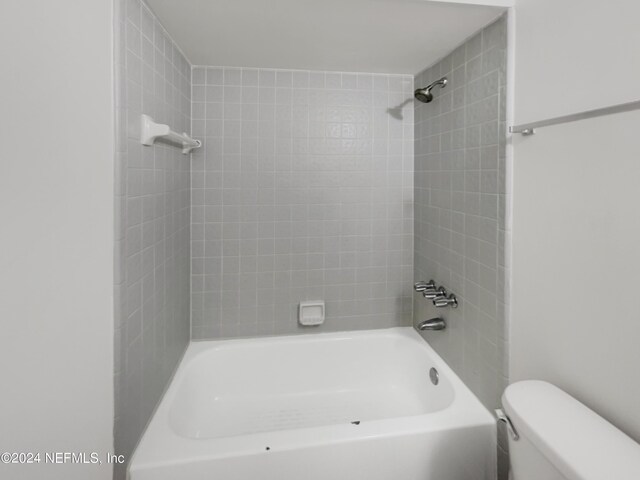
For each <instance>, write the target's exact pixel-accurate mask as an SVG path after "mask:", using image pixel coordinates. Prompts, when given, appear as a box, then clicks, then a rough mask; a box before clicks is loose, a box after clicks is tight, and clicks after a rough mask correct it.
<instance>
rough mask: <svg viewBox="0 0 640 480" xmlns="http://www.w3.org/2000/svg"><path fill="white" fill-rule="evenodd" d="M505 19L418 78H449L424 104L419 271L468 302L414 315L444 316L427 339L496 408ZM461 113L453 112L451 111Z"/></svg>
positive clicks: (501, 378) (418, 170) (500, 369)
mask: <svg viewBox="0 0 640 480" xmlns="http://www.w3.org/2000/svg"><path fill="white" fill-rule="evenodd" d="M506 38H507V37H506V19H505V18H502V19H500V20H498V21H497V22H495V23H493V24H492V25H489V26H488V27H486V28H485V29H484V30H482V31H481V32H480V33H478V34H477V35H475V36H474V37H472V38H471V39H469V40H468V41H467V42H466V43H465V44H464V45H462V46H460V47H459V48H457V49H456V50H455V51H454V52H452V53H451V54H450V55H449V56H447V57H446V58H444V59H442V60H441V61H440V62H439V63H438V64H436V65H433V66H432V67H430V68H428V69H427V70H425V71H423V72H421V73H420V74H418V75H417V76H416V79H415V86H416V88H417V87H419V86H424V85H426V84H428V83H430V82H433V81H434V80H437V79H438V78H440V77H441V76H444V75H446V76H447V77H448V78H449V80H450V82H449V84H448V85H447V87H446V88H445V89H442V90H436V91H435V99H434V101H433V102H432V103H429V104H423V103H416V108H415V239H414V243H415V251H414V256H415V274H414V280H416V281H417V280H429V279H431V278H433V279H435V280H436V282H438V283H440V284H442V285H444V286H445V287H446V288H447V289H448V290H450V291H452V292H455V293H456V295H457V296H458V299H459V301H460V307H459V308H458V309H456V310H452V309H446V310H441V309H436V308H434V307H433V306H432V305H431V302H428V301H426V300H424V299H423V298H422V297H419V296H417V295H416V296H415V302H414V312H415V321H416V322H418V321H421V320H424V319H427V318H431V317H434V316H436V315H442V316H443V317H445V319H446V320H447V322H448V328H447V330H445V331H443V332H431V333H425V334H424V337H425V338H426V339H427V340H428V341H429V343H430V344H431V345H432V346H433V347H434V348H435V349H436V351H437V352H438V353H439V354H440V355H441V356H442V357H443V358H444V359H445V360H446V361H447V362H448V363H449V364H450V365H451V366H452V367H453V368H454V370H455V371H456V373H457V374H458V375H459V376H460V377H461V378H462V380H463V381H464V382H465V383H466V384H467V385H468V386H469V387H470V388H471V389H472V390H473V392H474V393H475V394H476V395H477V396H478V397H479V398H480V400H481V401H482V402H483V403H484V404H485V405H486V406H487V407H488V408H490V409H493V408H496V407H497V406H498V405H499V404H500V395H501V394H502V391H503V389H504V387H505V386H506V382H507V373H508V372H507V367H506V361H505V358H504V356H505V353H504V352H505V350H506V348H505V344H506V341H507V332H506V319H505V310H506V309H505V301H506V299H505V295H504V280H503V279H504V278H505V274H506V272H505V269H504V242H505V217H504V204H505V202H504V196H505V193H504V192H505V185H504V182H505V177H504V160H503V159H504V158H505V142H504V138H506V127H505V125H504V122H503V121H502V120H503V119H504V118H505V113H504V112H505V111H506V105H505V101H504V95H503V91H504V88H505V85H506V74H505V72H506V68H505V65H506V47H507V41H506ZM452 115H453V116H452Z"/></svg>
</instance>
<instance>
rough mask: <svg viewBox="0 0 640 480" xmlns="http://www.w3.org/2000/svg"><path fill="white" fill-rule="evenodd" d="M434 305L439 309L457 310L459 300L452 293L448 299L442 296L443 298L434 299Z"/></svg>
mask: <svg viewBox="0 0 640 480" xmlns="http://www.w3.org/2000/svg"><path fill="white" fill-rule="evenodd" d="M433 304H434V305H435V306H436V307H438V308H443V307H451V308H457V307H458V299H457V298H456V296H455V295H454V294H453V293H452V294H450V295H449V296H448V297H445V296H442V297H437V298H434V299H433Z"/></svg>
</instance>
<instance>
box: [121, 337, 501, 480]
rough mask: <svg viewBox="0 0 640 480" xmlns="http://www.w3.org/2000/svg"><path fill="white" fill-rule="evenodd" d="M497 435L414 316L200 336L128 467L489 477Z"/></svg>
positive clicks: (132, 470) (163, 478)
mask: <svg viewBox="0 0 640 480" xmlns="http://www.w3.org/2000/svg"><path fill="white" fill-rule="evenodd" d="M432 367H435V368H436V369H437V370H438V372H439V378H440V380H439V383H438V385H437V386H436V385H434V384H433V383H432V382H431V380H430V378H429V370H430V368H432ZM495 442H496V440H495V422H494V420H493V417H492V416H491V415H490V414H489V412H488V411H487V410H486V409H485V408H484V407H483V406H482V405H481V404H480V402H479V401H478V400H477V399H476V398H475V397H474V396H473V394H471V392H470V391H469V390H468V389H467V388H466V387H465V386H464V384H463V383H462V382H461V381H460V380H459V379H458V378H457V377H456V376H455V374H454V373H453V372H452V371H451V370H450V369H449V367H448V366H447V365H446V364H445V363H444V362H443V361H442V359H441V358H440V357H438V356H437V355H436V353H435V352H434V351H433V350H432V349H431V347H429V345H427V344H426V343H425V342H424V341H423V340H422V338H420V336H419V335H418V334H417V333H416V332H415V331H414V330H413V329H412V328H393V329H388V330H374V331H365V332H343V333H329V334H319V335H306V336H294V337H277V338H261V339H248V340H224V341H211V342H195V343H192V344H191V345H190V346H189V349H188V350H187V353H186V354H185V357H184V359H183V361H182V363H181V365H180V367H179V369H178V371H177V373H176V376H175V378H174V380H173V382H172V384H171V385H170V387H169V389H168V391H167V393H166V395H165V396H164V398H163V399H162V402H161V403H160V405H159V407H158V409H157V411H156V413H155V415H154V416H153V418H152V420H151V422H150V424H149V426H148V428H147V430H146V432H145V434H144V436H143V438H142V440H141V441H140V444H139V445H138V448H137V449H136V452H135V454H134V456H133V458H132V461H131V464H130V467H129V475H130V478H131V480H196V479H197V480H205V479H207V480H253V479H261V480H298V479H300V480H343V479H344V480H358V479H363V480H365V479H366V480H489V479H491V480H493V479H494V478H495Z"/></svg>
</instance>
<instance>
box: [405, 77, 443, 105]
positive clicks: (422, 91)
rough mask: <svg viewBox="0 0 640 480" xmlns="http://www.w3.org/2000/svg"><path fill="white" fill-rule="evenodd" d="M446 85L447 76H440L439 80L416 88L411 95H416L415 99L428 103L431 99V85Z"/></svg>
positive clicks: (441, 86)
mask: <svg viewBox="0 0 640 480" xmlns="http://www.w3.org/2000/svg"><path fill="white" fill-rule="evenodd" d="M446 86H447V77H442V78H441V79H440V80H437V81H435V82H433V83H432V84H431V85H428V86H426V87H423V88H418V89H417V90H416V91H415V92H414V93H413V95H414V96H415V97H416V100H418V101H419V102H422V103H429V102H430V101H431V100H433V93H431V90H432V89H433V87H440V88H444V87H446Z"/></svg>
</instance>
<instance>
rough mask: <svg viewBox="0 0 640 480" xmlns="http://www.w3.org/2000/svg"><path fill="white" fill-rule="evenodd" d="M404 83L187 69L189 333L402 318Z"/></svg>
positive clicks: (407, 245)
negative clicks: (200, 142)
mask: <svg viewBox="0 0 640 480" xmlns="http://www.w3.org/2000/svg"><path fill="white" fill-rule="evenodd" d="M412 80H413V79H412V77H410V76H393V75H370V74H358V75H355V74H348V73H330V72H309V71H287V70H269V69H261V70H256V69H237V68H201V67H198V68H195V69H194V70H193V134H194V135H195V136H196V137H198V138H204V140H205V145H204V148H202V149H201V150H198V151H197V152H196V153H194V155H193V164H192V178H191V185H192V266H191V269H192V270H191V271H192V323H193V338H195V339H202V338H219V337H236V336H255V335H273V334H290V333H316V332H322V331H329V330H350V329H367V328H376V327H378V328H379V327H390V326H395V325H408V324H409V323H410V321H411V295H412V293H411V275H412V273H411V272H412V263H413V259H412V253H413V252H412V250H413V247H412V235H413V108H412V105H411V102H412V100H411V98H412V86H413V85H412ZM315 299H324V300H325V301H326V313H327V320H326V322H325V324H324V325H322V326H320V327H313V328H309V327H306V328H301V327H299V325H298V323H297V306H298V303H299V302H300V301H302V300H315Z"/></svg>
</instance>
